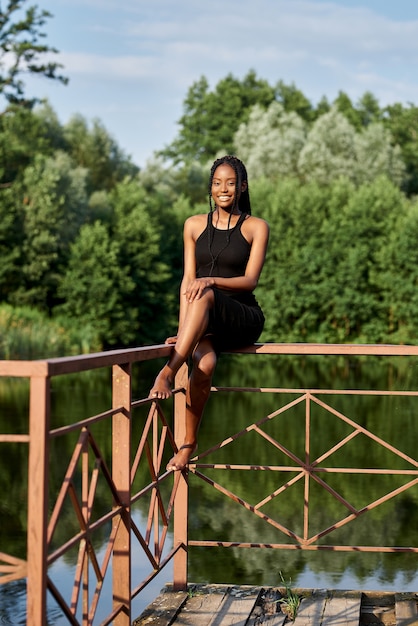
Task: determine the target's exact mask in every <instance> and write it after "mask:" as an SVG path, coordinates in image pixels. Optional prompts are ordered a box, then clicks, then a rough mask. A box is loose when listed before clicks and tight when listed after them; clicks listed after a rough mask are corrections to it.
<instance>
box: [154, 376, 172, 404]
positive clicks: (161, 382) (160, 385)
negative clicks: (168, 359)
mask: <svg viewBox="0 0 418 626" xmlns="http://www.w3.org/2000/svg"><path fill="white" fill-rule="evenodd" d="M172 384H173V383H172V380H171V379H170V377H169V376H167V375H166V374H164V372H163V370H162V371H161V372H160V373H159V374H158V376H157V378H156V379H155V381H154V385H153V387H152V389H151V391H150V392H149V395H148V397H149V398H155V399H156V400H166V399H167V398H170V397H171V396H172V395H173V392H172Z"/></svg>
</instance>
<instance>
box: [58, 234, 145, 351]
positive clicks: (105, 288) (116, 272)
mask: <svg viewBox="0 0 418 626" xmlns="http://www.w3.org/2000/svg"><path fill="white" fill-rule="evenodd" d="M119 254H120V246H119V244H118V242H117V241H113V240H112V239H111V237H110V235H109V232H108V230H107V228H106V226H105V225H104V224H101V223H100V222H95V223H94V224H84V225H83V226H82V228H81V229H80V234H79V236H78V238H77V240H76V241H75V242H74V243H73V244H72V245H71V250H70V258H69V262H68V267H67V271H66V273H65V274H64V275H63V276H62V278H61V282H60V285H59V287H58V294H59V295H60V296H61V297H62V298H63V300H64V303H63V304H62V305H60V306H59V307H57V312H59V313H61V314H62V315H65V316H68V317H69V318H70V319H72V320H73V323H76V322H77V324H79V325H80V326H81V327H82V326H84V325H89V326H91V327H92V328H93V329H94V331H95V332H96V333H97V335H98V336H99V338H100V340H101V342H102V343H106V344H109V345H114V344H117V343H125V344H128V343H129V342H131V341H132V340H133V338H134V336H135V332H134V328H133V321H134V320H133V311H132V310H131V309H129V308H128V307H125V305H124V299H125V297H127V296H129V294H130V293H131V292H132V291H133V289H134V287H135V285H134V282H133V280H132V278H131V277H130V276H129V273H128V268H127V267H126V266H123V265H121V264H120V263H119Z"/></svg>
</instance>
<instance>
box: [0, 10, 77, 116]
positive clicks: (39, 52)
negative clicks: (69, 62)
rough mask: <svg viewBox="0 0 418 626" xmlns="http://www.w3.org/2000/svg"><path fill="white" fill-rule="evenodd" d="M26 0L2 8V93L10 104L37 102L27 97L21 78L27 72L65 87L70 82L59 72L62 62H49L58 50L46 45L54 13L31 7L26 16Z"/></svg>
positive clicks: (0, 82) (0, 41)
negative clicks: (47, 30)
mask: <svg viewBox="0 0 418 626" xmlns="http://www.w3.org/2000/svg"><path fill="white" fill-rule="evenodd" d="M25 4H26V0H8V1H7V2H6V3H5V5H6V8H5V9H2V8H1V7H0V94H2V95H3V97H4V98H5V99H6V101H7V102H10V103H20V104H22V103H24V104H26V105H33V104H34V102H35V101H36V99H34V98H32V99H28V98H26V97H25V85H24V82H23V81H22V79H21V75H22V74H23V73H25V72H27V71H29V72H30V73H32V74H38V75H40V76H44V77H46V78H51V79H55V80H58V81H60V82H62V83H64V84H66V83H67V82H68V79H67V78H65V77H64V76H62V75H61V74H59V73H58V71H59V69H60V68H61V67H62V66H61V65H60V64H59V63H55V62H53V61H48V60H45V59H47V58H48V57H49V55H50V54H51V53H56V52H57V50H56V49H55V48H53V47H51V46H48V45H47V44H45V43H43V40H44V38H45V33H44V32H43V26H44V25H45V23H46V21H47V20H48V18H50V17H51V14H50V13H49V12H48V11H45V10H39V9H38V6H37V5H33V6H29V7H28V8H27V9H26V12H25V13H24V15H23V17H22V11H24V5H25Z"/></svg>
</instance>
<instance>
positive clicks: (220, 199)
mask: <svg viewBox="0 0 418 626" xmlns="http://www.w3.org/2000/svg"><path fill="white" fill-rule="evenodd" d="M236 184H237V176H236V174H235V170H234V168H233V167H231V166H230V165H228V163H223V164H222V165H218V167H217V168H216V170H215V172H214V175H213V179H212V189H211V193H212V198H213V201H214V203H215V205H216V206H217V207H219V208H221V209H224V210H225V211H228V210H230V209H231V208H232V207H233V206H234V200H235V193H236Z"/></svg>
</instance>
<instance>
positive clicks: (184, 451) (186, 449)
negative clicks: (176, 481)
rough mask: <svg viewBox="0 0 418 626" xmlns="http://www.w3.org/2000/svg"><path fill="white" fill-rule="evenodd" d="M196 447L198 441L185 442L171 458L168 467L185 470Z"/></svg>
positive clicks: (169, 468)
mask: <svg viewBox="0 0 418 626" xmlns="http://www.w3.org/2000/svg"><path fill="white" fill-rule="evenodd" d="M196 448H197V444H196V443H185V444H183V445H182V446H181V447H180V448H179V451H178V452H177V454H175V455H174V456H173V458H172V459H170V460H169V462H168V463H167V467H166V469H168V470H174V471H178V470H184V468H185V467H186V465H187V464H188V462H189V460H190V457H191V456H192V454H193V452H194V451H195V450H196Z"/></svg>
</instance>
